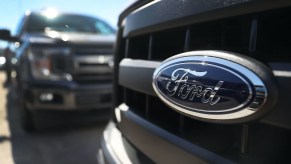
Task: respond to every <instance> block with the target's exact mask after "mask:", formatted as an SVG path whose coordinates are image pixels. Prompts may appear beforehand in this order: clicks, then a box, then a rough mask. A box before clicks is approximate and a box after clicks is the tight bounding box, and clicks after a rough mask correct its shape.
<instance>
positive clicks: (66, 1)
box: [0, 0, 134, 46]
mask: <svg viewBox="0 0 291 164" xmlns="http://www.w3.org/2000/svg"><path fill="white" fill-rule="evenodd" d="M132 1H134V0H0V6H1V9H0V29H3V28H5V29H10V30H11V31H12V33H13V32H14V31H15V28H16V26H17V23H18V21H19V20H20V18H21V17H22V15H23V14H24V13H25V11H26V10H31V11H39V10H41V9H44V8H54V9H57V10H59V11H62V12H74V13H81V14H85V15H90V16H95V17H98V18H100V19H103V20H105V21H106V22H108V23H109V24H110V25H112V26H113V27H115V28H116V27H117V20H118V15H119V14H120V13H121V12H122V11H123V9H125V7H126V6H128V5H129V4H130V3H132ZM1 45H3V43H2V44H1V43H0V46H1Z"/></svg>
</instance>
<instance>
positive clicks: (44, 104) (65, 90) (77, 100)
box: [25, 83, 112, 110]
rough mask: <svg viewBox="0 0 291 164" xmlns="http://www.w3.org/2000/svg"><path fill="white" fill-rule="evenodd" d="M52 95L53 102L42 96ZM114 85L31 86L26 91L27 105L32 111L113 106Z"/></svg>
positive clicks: (40, 84) (41, 84)
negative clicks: (43, 98)
mask: <svg viewBox="0 0 291 164" xmlns="http://www.w3.org/2000/svg"><path fill="white" fill-rule="evenodd" d="M46 94H50V95H52V98H51V100H45V101H44V100H42V99H41V96H42V95H46ZM111 94H112V84H111V83H107V84H98V85H84V86H83V85H82V86H80V85H74V84H69V83H67V85H66V84H62V85H58V84H53V83H51V84H47V83H46V84H43V83H38V84H30V85H29V86H28V87H26V89H25V103H26V104H25V105H26V107H27V108H28V109H30V110H43V109H45V110H79V109H82V110H86V109H87V110H89V109H104V108H109V107H110V106H111Z"/></svg>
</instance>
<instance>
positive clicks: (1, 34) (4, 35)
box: [0, 29, 19, 42]
mask: <svg viewBox="0 0 291 164" xmlns="http://www.w3.org/2000/svg"><path fill="white" fill-rule="evenodd" d="M0 40H5V41H8V42H17V41H18V40H19V39H18V38H17V37H14V36H11V34H10V30H7V29H0Z"/></svg>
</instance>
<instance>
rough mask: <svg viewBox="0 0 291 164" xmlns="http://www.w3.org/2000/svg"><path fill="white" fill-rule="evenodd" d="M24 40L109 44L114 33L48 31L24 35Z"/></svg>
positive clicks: (47, 42)
mask: <svg viewBox="0 0 291 164" xmlns="http://www.w3.org/2000/svg"><path fill="white" fill-rule="evenodd" d="M24 40H27V41H29V42H30V43H44V44H54V43H59V42H68V43H73V44H74V43H77V44H110V43H112V44H113V43H114V41H115V35H98V34H92V33H73V32H56V31H49V32H45V33H33V34H26V35H24Z"/></svg>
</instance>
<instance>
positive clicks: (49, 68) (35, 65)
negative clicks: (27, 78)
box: [28, 48, 72, 81]
mask: <svg viewBox="0 0 291 164" xmlns="http://www.w3.org/2000/svg"><path fill="white" fill-rule="evenodd" d="M69 54H70V49H68V48H46V49H44V48H42V49H41V48H34V49H30V50H28V56H29V60H30V65H31V73H32V76H33V77H34V78H35V79H39V80H69V81H70V80H72V76H71V75H70V74H69V73H68V72H60V71H58V72H55V71H54V69H53V58H55V57H57V56H63V57H65V58H66V56H67V57H69V56H68V55H69ZM61 64H65V63H61Z"/></svg>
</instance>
